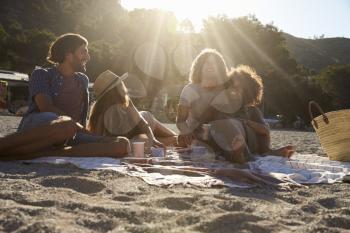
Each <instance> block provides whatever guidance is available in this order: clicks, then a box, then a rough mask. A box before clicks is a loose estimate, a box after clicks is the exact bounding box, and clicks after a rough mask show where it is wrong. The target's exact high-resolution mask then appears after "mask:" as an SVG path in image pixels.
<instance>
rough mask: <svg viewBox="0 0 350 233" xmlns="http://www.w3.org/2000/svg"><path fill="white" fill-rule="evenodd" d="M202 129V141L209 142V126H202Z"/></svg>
mask: <svg viewBox="0 0 350 233" xmlns="http://www.w3.org/2000/svg"><path fill="white" fill-rule="evenodd" d="M202 129H203V135H202V139H203V140H209V131H210V124H203V125H202Z"/></svg>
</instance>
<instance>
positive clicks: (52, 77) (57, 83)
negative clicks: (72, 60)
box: [24, 66, 89, 126]
mask: <svg viewBox="0 0 350 233" xmlns="http://www.w3.org/2000/svg"><path fill="white" fill-rule="evenodd" d="M76 76H77V78H78V80H79V82H81V84H82V87H83V89H84V99H83V106H82V108H81V109H82V112H81V119H82V120H81V121H82V122H80V123H81V124H82V125H84V126H85V124H86V117H87V113H88V107H89V93H88V84H89V79H88V77H87V76H86V75H85V74H83V73H80V72H77V73H76ZM62 79H63V78H62V76H61V74H60V73H59V71H58V69H57V67H55V66H53V67H51V68H37V69H35V70H34V71H33V73H32V75H31V76H30V79H29V94H30V105H29V109H28V111H27V113H26V114H25V115H24V117H26V116H28V115H29V114H30V113H33V112H39V108H38V106H37V105H36V103H35V101H34V97H35V95H37V94H39V93H40V94H46V95H48V96H50V97H51V98H52V99H53V98H54V97H55V96H57V95H58V94H59V93H60V90H61V87H62V82H63V80H62Z"/></svg>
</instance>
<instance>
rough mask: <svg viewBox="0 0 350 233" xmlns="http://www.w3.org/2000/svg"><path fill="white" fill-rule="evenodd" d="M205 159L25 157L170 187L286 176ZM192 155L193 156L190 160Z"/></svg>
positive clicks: (254, 182) (244, 184)
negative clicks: (110, 172) (260, 172)
mask: <svg viewBox="0 0 350 233" xmlns="http://www.w3.org/2000/svg"><path fill="white" fill-rule="evenodd" d="M210 157H211V158H213V157H212V156H204V157H203V158H205V159H203V160H201V159H200V158H198V157H196V156H191V155H188V154H180V153H177V152H176V151H173V150H168V151H167V157H166V158H159V157H154V158H145V159H136V158H123V159H113V158H107V157H42V158H37V159H33V160H26V161H24V162H25V163H52V164H67V163H69V164H74V165H75V166H77V167H79V168H82V169H94V170H104V169H109V170H114V171H117V172H119V173H122V174H125V175H129V176H134V177H138V178H141V179H142V180H144V181H145V182H147V183H148V184H151V185H156V186H161V187H168V186H173V185H183V186H185V187H189V186H197V187H220V186H226V187H230V188H251V187H254V186H258V185H267V186H271V187H282V188H284V187H285V183H288V181H286V180H278V179H275V178H273V177H270V176H269V175H266V174H262V175H260V174H257V173H252V172H251V171H250V170H249V167H248V166H246V168H237V167H235V165H233V164H231V163H229V162H227V161H224V160H215V159H208V158H210ZM191 159H192V160H191Z"/></svg>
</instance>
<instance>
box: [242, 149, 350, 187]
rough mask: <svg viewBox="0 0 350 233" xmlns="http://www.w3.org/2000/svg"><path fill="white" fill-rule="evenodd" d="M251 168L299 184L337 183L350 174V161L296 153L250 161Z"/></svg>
mask: <svg viewBox="0 0 350 233" xmlns="http://www.w3.org/2000/svg"><path fill="white" fill-rule="evenodd" d="M249 166H250V169H251V170H253V171H256V172H259V173H263V174H270V175H274V176H276V177H286V178H288V179H291V180H293V181H295V182H297V183H299V184H317V183H335V182H341V181H342V179H343V177H344V176H345V175H347V174H350V163H348V162H339V161H331V160H329V159H328V158H327V157H321V156H318V155H316V154H295V155H293V156H292V157H291V159H287V158H283V157H277V156H266V157H259V158H258V159H256V160H255V161H253V162H250V163H249Z"/></svg>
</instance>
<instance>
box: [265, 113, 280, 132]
mask: <svg viewBox="0 0 350 233" xmlns="http://www.w3.org/2000/svg"><path fill="white" fill-rule="evenodd" d="M264 120H265V122H266V123H267V124H269V127H270V128H271V129H282V128H283V116H282V115H276V116H275V117H269V118H264Z"/></svg>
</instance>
